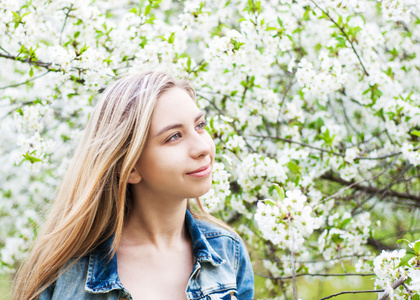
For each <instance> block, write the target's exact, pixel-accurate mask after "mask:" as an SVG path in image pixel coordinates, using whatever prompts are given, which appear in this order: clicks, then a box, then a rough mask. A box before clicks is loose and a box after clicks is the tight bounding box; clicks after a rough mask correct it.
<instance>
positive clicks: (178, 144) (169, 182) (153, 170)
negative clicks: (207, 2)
mask: <svg viewBox="0 0 420 300" xmlns="http://www.w3.org/2000/svg"><path fill="white" fill-rule="evenodd" d="M204 127H205V116H204V113H203V112H202V111H201V110H199V109H198V108H197V105H196V104H195V103H194V101H193V100H192V99H191V97H190V96H189V95H188V94H187V93H186V92H185V91H184V90H183V89H180V88H172V89H170V90H168V91H167V92H165V93H164V94H163V95H162V96H161V97H160V98H159V99H158V101H157V104H156V107H155V110H154V112H153V115H152V120H151V126H150V130H149V137H148V140H147V142H146V145H145V148H144V150H143V152H142V154H141V156H140V159H139V160H138V162H137V164H136V170H137V171H138V172H139V173H140V175H141V181H140V182H139V183H138V185H139V186H138V188H139V191H140V192H142V193H148V194H149V195H156V196H159V197H171V198H180V199H185V198H195V197H199V196H201V195H203V194H205V193H206V192H207V191H208V190H209V189H210V186H211V181H212V180H211V171H212V168H213V163H214V155H215V146H214V142H213V140H212V138H211V137H210V135H209V134H208V133H207V131H206V130H205V128H204Z"/></svg>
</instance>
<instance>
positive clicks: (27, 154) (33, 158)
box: [23, 151, 42, 164]
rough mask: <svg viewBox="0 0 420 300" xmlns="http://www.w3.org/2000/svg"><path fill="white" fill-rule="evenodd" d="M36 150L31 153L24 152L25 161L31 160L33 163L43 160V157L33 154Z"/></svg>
mask: <svg viewBox="0 0 420 300" xmlns="http://www.w3.org/2000/svg"><path fill="white" fill-rule="evenodd" d="M34 152H35V151H32V152H31V153H28V152H26V153H25V154H23V161H29V162H30V163H31V164H33V163H36V162H40V161H42V159H39V158H38V157H35V156H32V154H34Z"/></svg>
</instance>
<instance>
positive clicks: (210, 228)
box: [195, 219, 242, 243]
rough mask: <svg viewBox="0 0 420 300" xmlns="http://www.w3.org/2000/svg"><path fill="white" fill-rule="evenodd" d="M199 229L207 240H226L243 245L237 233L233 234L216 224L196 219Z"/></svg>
mask: <svg viewBox="0 0 420 300" xmlns="http://www.w3.org/2000/svg"><path fill="white" fill-rule="evenodd" d="M195 222H196V223H197V226H198V228H199V229H200V231H201V233H202V234H203V235H204V236H205V237H206V239H207V240H209V239H210V240H211V239H216V238H225V239H230V240H233V241H235V242H237V243H241V241H242V240H241V238H240V237H239V235H237V234H236V233H233V232H231V231H229V230H227V229H224V228H222V227H220V226H218V225H216V224H213V223H210V222H207V221H203V220H197V219H195Z"/></svg>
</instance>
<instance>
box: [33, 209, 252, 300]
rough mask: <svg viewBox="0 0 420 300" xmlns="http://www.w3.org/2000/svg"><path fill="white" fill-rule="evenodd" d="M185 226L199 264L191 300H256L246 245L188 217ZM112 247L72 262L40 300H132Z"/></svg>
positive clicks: (192, 278) (192, 281) (189, 293)
mask: <svg viewBox="0 0 420 300" xmlns="http://www.w3.org/2000/svg"><path fill="white" fill-rule="evenodd" d="M185 224H186V226H187V228H188V230H189V233H190V235H191V238H192V242H193V255H194V258H195V264H194V268H193V270H192V273H191V275H190V278H189V281H188V286H187V288H186V291H185V292H186V296H187V299H190V300H199V299H208V300H210V299H223V300H225V299H240V300H249V299H253V297H254V274H253V271H252V266H251V261H250V259H249V256H248V252H247V251H246V249H245V247H244V245H243V242H242V240H241V239H240V238H239V237H238V236H237V235H236V234H234V233H232V232H229V231H227V230H224V229H222V228H220V227H218V226H216V225H214V224H211V223H208V222H205V221H201V220H195V219H193V217H192V216H191V214H190V212H189V211H187V212H186V216H185ZM111 243H112V238H111V239H109V240H108V241H106V242H105V243H103V244H102V245H101V246H99V247H98V248H96V249H95V250H94V251H92V252H91V253H90V254H89V255H88V256H85V257H83V258H81V259H79V260H78V261H77V262H76V263H74V261H70V262H69V263H68V265H71V266H70V267H69V268H68V269H67V270H66V271H65V272H64V273H63V274H61V275H60V277H59V278H58V279H57V281H56V282H54V283H53V284H52V285H51V286H50V287H49V288H48V289H46V290H44V292H43V293H42V294H41V296H40V298H39V300H47V299H48V300H49V299H54V300H65V299H78V300H79V299H80V300H81V299H86V300H88V299H89V300H94V299H109V300H111V299H132V297H131V295H130V292H129V291H128V290H126V289H125V288H124V287H123V285H122V283H121V281H120V278H119V276H118V272H117V255H114V257H113V258H112V259H111V260H109V256H108V255H107V254H108V253H109V249H110V248H109V247H110V245H111ZM72 263H73V264H72ZM65 269H66V268H64V270H65Z"/></svg>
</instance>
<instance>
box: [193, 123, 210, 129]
mask: <svg viewBox="0 0 420 300" xmlns="http://www.w3.org/2000/svg"><path fill="white" fill-rule="evenodd" d="M206 125H207V122H206V121H203V122H200V123H198V124H197V126H196V127H195V128H196V129H197V130H203V129H204V128H205V127H206Z"/></svg>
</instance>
